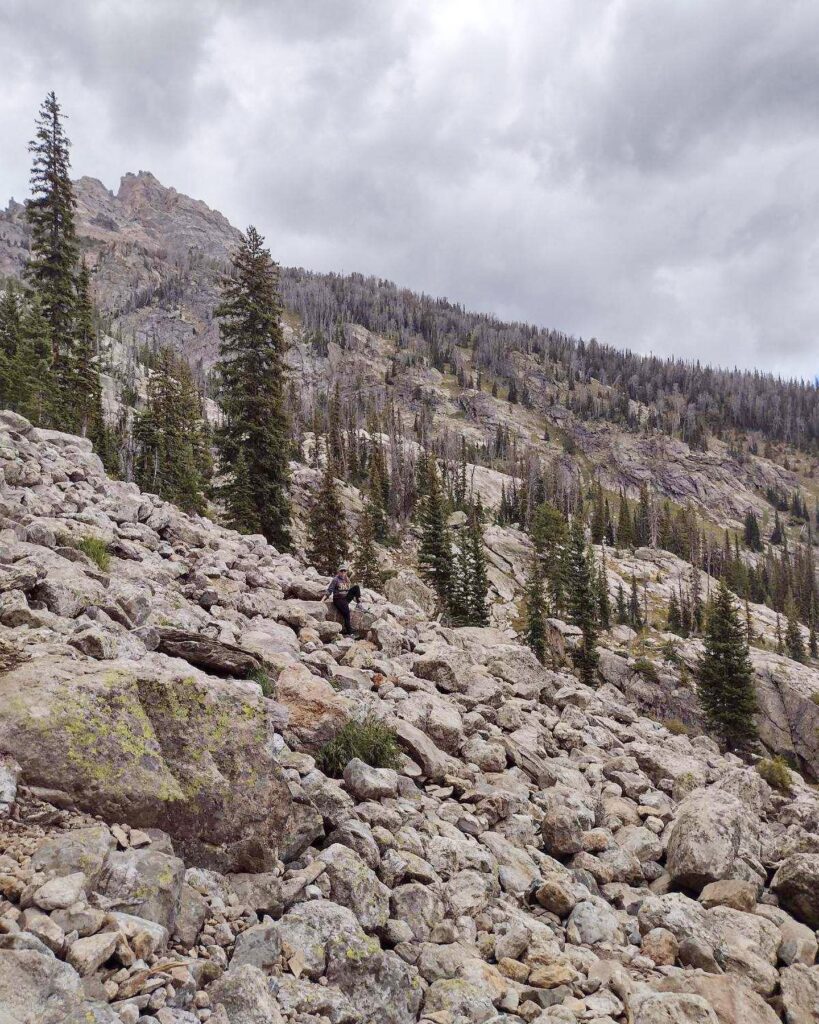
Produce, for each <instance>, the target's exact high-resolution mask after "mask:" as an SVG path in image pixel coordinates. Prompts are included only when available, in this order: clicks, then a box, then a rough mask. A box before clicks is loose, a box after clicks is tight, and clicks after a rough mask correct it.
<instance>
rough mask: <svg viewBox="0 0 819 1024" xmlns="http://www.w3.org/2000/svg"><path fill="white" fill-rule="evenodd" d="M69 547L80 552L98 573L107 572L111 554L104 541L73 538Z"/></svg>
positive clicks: (95, 538) (90, 538)
mask: <svg viewBox="0 0 819 1024" xmlns="http://www.w3.org/2000/svg"><path fill="white" fill-rule="evenodd" d="M71 546H72V547H75V548H76V549H77V550H78V551H82V553H83V554H84V555H87V556H88V557H89V558H90V559H91V561H92V562H95V563H96V565H97V568H98V569H99V570H100V572H108V566H109V565H110V564H111V552H110V551H109V550H108V545H107V544H106V543H105V541H104V540H100V538H99V537H80V538H74V540H72V542H71Z"/></svg>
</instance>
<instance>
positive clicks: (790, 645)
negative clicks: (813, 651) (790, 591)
mask: <svg viewBox="0 0 819 1024" xmlns="http://www.w3.org/2000/svg"><path fill="white" fill-rule="evenodd" d="M785 614H786V616H787V622H786V625H785V647H786V649H787V651H788V657H789V658H793V660H794V661H804V660H805V642H804V640H803V639H802V630H801V629H800V628H799V621H798V619H797V617H796V605H795V604H794V601H793V596H792V595H789V597H788V602H787V604H786V606H785Z"/></svg>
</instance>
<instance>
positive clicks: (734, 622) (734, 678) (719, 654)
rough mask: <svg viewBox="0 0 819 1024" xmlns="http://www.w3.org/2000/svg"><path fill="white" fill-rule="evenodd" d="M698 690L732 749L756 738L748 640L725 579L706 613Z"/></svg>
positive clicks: (717, 729) (713, 723) (709, 715)
mask: <svg viewBox="0 0 819 1024" xmlns="http://www.w3.org/2000/svg"><path fill="white" fill-rule="evenodd" d="M697 692H698V695H699V700H700V703H701V705H702V708H703V711H704V712H705V715H706V718H707V720H708V723H709V725H710V726H711V728H712V729H713V730H714V731H715V732H716V733H717V734H718V735H719V736H720V737H721V738H722V740H723V741H724V743H725V744H726V745H727V746H728V748H729V749H731V750H735V749H741V748H743V747H747V746H748V745H749V744H750V743H751V742H752V741H753V740H755V739H756V726H755V724H754V715H755V713H756V710H757V705H756V693H755V690H754V681H753V670H752V668H751V659H750V656H749V653H748V640H747V637H746V636H745V628H744V626H743V624H742V623H741V622H740V618H739V612H738V610H737V607H736V604H735V602H734V599H733V597H732V595H731V592H730V591H729V590H728V588H727V587H726V586H725V584H724V583H723V582H720V584H719V588H718V590H717V594H716V597H715V598H714V600H713V602H712V603H711V607H710V609H709V612H708V615H707V617H706V624H705V635H704V638H703V654H702V657H701V658H700V662H699V666H698V680H697Z"/></svg>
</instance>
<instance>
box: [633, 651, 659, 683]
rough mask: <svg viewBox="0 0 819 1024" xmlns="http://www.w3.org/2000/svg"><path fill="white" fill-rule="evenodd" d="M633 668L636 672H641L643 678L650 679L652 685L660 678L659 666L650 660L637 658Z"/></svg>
mask: <svg viewBox="0 0 819 1024" xmlns="http://www.w3.org/2000/svg"><path fill="white" fill-rule="evenodd" d="M633 667H634V671H635V672H639V673H640V675H641V676H643V677H644V678H645V679H649V680H650V681H651V682H652V683H656V682H657V681H658V680H659V678H660V676H659V673H658V672H657V666H656V665H655V664H654V662H653V661H651V660H650V659H649V658H643V657H640V658H635V660H634V666H633Z"/></svg>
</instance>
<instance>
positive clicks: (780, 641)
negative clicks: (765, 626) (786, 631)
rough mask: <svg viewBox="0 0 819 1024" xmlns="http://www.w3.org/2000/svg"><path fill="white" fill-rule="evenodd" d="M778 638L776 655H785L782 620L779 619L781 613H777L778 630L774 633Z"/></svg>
mask: <svg viewBox="0 0 819 1024" xmlns="http://www.w3.org/2000/svg"><path fill="white" fill-rule="evenodd" d="M774 636H775V637H776V653H777V654H784V653H785V643H784V641H783V639H782V620H781V619H780V617H779V612H777V613H776V630H775V631H774Z"/></svg>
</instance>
